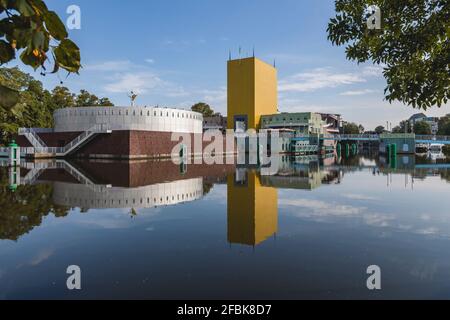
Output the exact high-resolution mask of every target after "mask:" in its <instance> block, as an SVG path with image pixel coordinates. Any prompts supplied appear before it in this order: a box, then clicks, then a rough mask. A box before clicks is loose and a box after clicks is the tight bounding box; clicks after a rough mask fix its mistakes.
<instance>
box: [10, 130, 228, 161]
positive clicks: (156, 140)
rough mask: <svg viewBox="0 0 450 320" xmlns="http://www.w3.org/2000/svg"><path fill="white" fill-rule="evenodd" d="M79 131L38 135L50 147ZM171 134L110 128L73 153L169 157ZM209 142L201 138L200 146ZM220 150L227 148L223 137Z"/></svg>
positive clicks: (172, 143) (19, 140)
mask: <svg viewBox="0 0 450 320" xmlns="http://www.w3.org/2000/svg"><path fill="white" fill-rule="evenodd" d="M80 134H81V133H80V132H55V133H41V134H39V136H40V137H41V138H42V140H43V141H44V142H45V143H46V144H47V146H49V147H62V146H65V145H66V144H68V143H69V142H70V141H72V140H73V139H75V138H76V137H77V136H79V135H80ZM171 137H172V134H171V133H170V132H151V131H113V132H112V133H111V134H100V135H97V136H95V137H94V138H93V139H92V140H91V141H89V143H88V144H86V145H85V146H84V147H82V148H81V149H80V150H78V151H77V153H76V155H75V156H76V157H94V158H96V157H100V158H102V157H104V158H129V157H130V158H146V157H155V158H157V157H161V156H165V157H167V156H169V157H170V155H171V153H172V150H173V148H174V147H175V146H176V145H178V144H179V142H178V141H171ZM200 138H201V137H200ZM194 142H195V137H194V134H191V150H190V153H194V150H195V149H194V148H195V146H194ZM17 143H18V144H19V145H20V146H21V147H31V144H30V143H29V141H28V140H27V139H26V138H25V137H23V136H19V137H17ZM210 143H211V142H202V150H204V148H205V147H206V146H207V145H209V144H210ZM223 150H224V151H226V141H225V138H224V146H223Z"/></svg>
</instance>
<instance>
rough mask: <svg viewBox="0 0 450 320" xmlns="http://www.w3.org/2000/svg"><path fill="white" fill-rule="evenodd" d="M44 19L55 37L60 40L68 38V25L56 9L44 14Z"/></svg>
mask: <svg viewBox="0 0 450 320" xmlns="http://www.w3.org/2000/svg"><path fill="white" fill-rule="evenodd" d="M44 21H45V26H46V27H47V30H48V32H49V33H50V35H51V36H52V37H53V38H55V39H56V40H59V41H61V40H63V39H65V38H67V36H68V34H67V30H66V27H65V26H64V24H63V23H62V21H61V19H60V18H59V17H58V15H57V14H56V13H55V12H54V11H48V12H47V13H46V14H45V15H44Z"/></svg>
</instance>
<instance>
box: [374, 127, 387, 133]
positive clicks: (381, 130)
mask: <svg viewBox="0 0 450 320" xmlns="http://www.w3.org/2000/svg"><path fill="white" fill-rule="evenodd" d="M384 131H386V129H385V128H384V127H383V126H378V127H376V128H375V132H376V133H377V134H382V133H384Z"/></svg>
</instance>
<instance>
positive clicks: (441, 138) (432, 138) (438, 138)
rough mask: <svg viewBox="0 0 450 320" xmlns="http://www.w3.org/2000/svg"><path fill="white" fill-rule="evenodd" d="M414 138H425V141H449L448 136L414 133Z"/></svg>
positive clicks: (449, 137)
mask: <svg viewBox="0 0 450 320" xmlns="http://www.w3.org/2000/svg"><path fill="white" fill-rule="evenodd" d="M416 140H425V141H450V136H430V135H416Z"/></svg>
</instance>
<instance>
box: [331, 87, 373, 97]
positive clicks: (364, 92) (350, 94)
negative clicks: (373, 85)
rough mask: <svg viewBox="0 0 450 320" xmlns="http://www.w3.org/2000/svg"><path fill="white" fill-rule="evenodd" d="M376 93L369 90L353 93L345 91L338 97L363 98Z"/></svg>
mask: <svg viewBox="0 0 450 320" xmlns="http://www.w3.org/2000/svg"><path fill="white" fill-rule="evenodd" d="M374 92H376V91H375V90H371V89H364V90H354V91H345V92H342V93H340V94H339V95H340V96H363V95H365V94H370V93H374Z"/></svg>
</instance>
